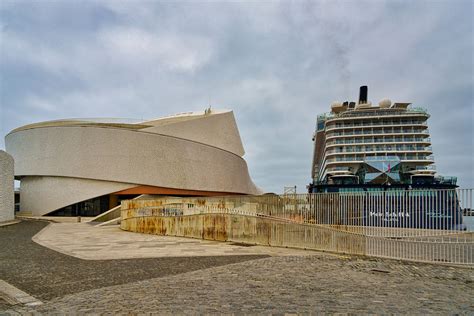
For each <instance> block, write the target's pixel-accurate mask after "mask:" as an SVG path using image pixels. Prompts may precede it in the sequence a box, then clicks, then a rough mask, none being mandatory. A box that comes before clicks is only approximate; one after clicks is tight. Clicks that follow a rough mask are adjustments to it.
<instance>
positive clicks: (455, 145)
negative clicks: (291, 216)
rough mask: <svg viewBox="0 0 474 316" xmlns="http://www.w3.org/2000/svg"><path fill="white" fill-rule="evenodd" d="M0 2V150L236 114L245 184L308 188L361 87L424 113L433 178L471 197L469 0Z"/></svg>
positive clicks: (374, 95)
mask: <svg viewBox="0 0 474 316" xmlns="http://www.w3.org/2000/svg"><path fill="white" fill-rule="evenodd" d="M411 2H412V1H385V2H383V1H367V2H362V1H293V2H292V1H281V2H247V1H242V2H237V1H234V2H198V1H182V2H174V1H173V2H171V1H170V2H158V1H141V2H140V1H126V2H120V1H110V2H108V1H75V2H73V1H66V0H64V1H34V2H33V1H30V2H25V1H14V2H9V1H7V0H2V1H0V19H1V20H0V30H1V33H0V36H1V37H0V49H1V50H0V67H1V68H0V71H1V82H0V84H1V85H0V89H1V90H0V133H1V134H2V137H1V140H0V148H4V140H3V136H5V134H7V133H8V132H9V131H10V130H12V129H13V128H16V127H18V126H21V125H24V124H27V123H32V122H37V121H45V120H53V119H61V118H71V117H127V118H156V117H161V116H165V115H170V114H174V113H178V112H184V111H194V110H204V109H205V108H206V107H207V106H208V104H209V100H210V104H211V105H212V107H214V108H224V109H232V110H234V114H235V117H236V120H237V124H238V126H239V129H240V134H241V137H242V141H243V144H244V148H245V150H246V155H245V159H246V161H247V164H248V166H249V170H250V174H251V176H252V178H253V179H254V182H255V183H256V184H257V185H258V186H260V187H261V188H263V189H264V190H265V191H267V192H268V191H273V192H282V191H283V187H284V186H289V185H297V186H298V191H299V192H303V191H305V190H306V189H305V186H306V184H308V183H309V182H310V180H311V179H310V168H311V158H312V151H313V144H312V141H311V137H312V134H313V132H314V128H315V121H316V116H317V115H318V114H320V113H323V112H327V111H329V108H330V104H331V102H332V101H335V100H339V101H344V100H356V99H357V97H358V87H359V86H360V85H364V84H367V85H368V86H369V100H371V101H372V102H373V103H377V102H378V101H379V100H380V99H382V98H385V97H388V98H390V99H391V100H392V101H399V102H412V103H413V104H414V105H415V106H420V107H424V108H426V109H427V110H428V111H429V112H430V114H431V118H430V120H429V127H430V132H431V135H432V140H433V150H434V155H435V160H436V164H437V168H438V172H439V173H440V174H442V175H453V176H457V177H458V179H459V180H458V183H459V184H460V185H461V186H462V187H471V188H472V187H474V171H473V170H474V166H473V165H474V158H473V157H474V146H473V137H474V132H473V126H472V124H473V121H474V106H473V38H474V36H473V22H472V20H473V13H474V12H473V4H472V1H469V0H468V1H461V0H454V1H414V2H413V3H411Z"/></svg>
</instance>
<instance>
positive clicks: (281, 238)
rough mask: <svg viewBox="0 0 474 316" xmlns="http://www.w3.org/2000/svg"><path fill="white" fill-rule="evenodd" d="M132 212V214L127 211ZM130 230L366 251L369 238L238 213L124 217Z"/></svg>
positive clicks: (339, 250)
mask: <svg viewBox="0 0 474 316" xmlns="http://www.w3.org/2000/svg"><path fill="white" fill-rule="evenodd" d="M128 214H129V215H131V214H130V213H128ZM120 227H121V228H122V229H123V230H127V231H131V232H140V233H147V234H157V235H165V236H180V237H192V238H199V239H206V240H216V241H231V242H239V243H249V244H258V245H265V246H277V247H293V248H302V249H314V250H323V251H331V252H338V253H349V254H359V255H363V254H365V252H366V251H365V247H366V240H365V239H366V237H365V236H362V235H358V234H354V233H350V232H342V231H338V230H335V229H332V228H328V227H320V226H316V225H305V224H299V223H294V222H289V221H284V220H278V219H273V218H265V217H259V216H248V215H238V214H223V213H222V214H219V213H215V214H195V215H183V216H142V217H140V216H137V217H133V216H132V217H123V218H122V221H121V224H120Z"/></svg>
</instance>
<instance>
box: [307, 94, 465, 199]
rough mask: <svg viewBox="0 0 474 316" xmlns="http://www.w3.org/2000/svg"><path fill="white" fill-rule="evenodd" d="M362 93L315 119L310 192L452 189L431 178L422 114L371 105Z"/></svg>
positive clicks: (447, 180)
mask: <svg viewBox="0 0 474 316" xmlns="http://www.w3.org/2000/svg"><path fill="white" fill-rule="evenodd" d="M367 92H368V88H367V86H362V87H360V94H359V101H358V102H349V101H346V102H334V103H333V104H332V105H331V112H330V113H326V114H322V115H319V116H318V118H317V124H316V131H315V133H314V136H313V141H314V155H313V162H312V170H311V172H312V179H313V181H312V183H311V184H310V185H309V186H308V188H309V192H310V193H311V192H340V191H360V190H367V189H377V190H382V189H386V188H395V187H398V188H433V189H452V188H456V178H455V177H441V176H436V167H435V162H434V157H433V151H432V147H431V139H430V133H429V129H428V124H427V120H428V118H429V117H430V116H429V114H428V113H427V111H426V110H424V109H422V108H415V107H411V103H406V102H393V103H392V102H391V101H390V100H389V99H384V100H382V101H380V102H379V103H378V104H377V105H372V103H371V102H369V101H368V100H367Z"/></svg>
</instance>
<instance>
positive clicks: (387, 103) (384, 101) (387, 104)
mask: <svg viewBox="0 0 474 316" xmlns="http://www.w3.org/2000/svg"><path fill="white" fill-rule="evenodd" d="M391 105H392V101H390V99H382V100H380V102H379V106H380V107H381V108H389V107H390V106H391Z"/></svg>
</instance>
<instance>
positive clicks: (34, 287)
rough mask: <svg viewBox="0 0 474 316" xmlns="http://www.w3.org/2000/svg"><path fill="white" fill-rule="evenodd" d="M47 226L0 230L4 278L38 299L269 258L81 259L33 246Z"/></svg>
mask: <svg viewBox="0 0 474 316" xmlns="http://www.w3.org/2000/svg"><path fill="white" fill-rule="evenodd" d="M46 225H48V223H46V222H42V221H23V222H21V223H19V224H16V225H11V226H5V227H0V249H1V252H0V279H3V280H5V281H6V282H8V283H10V284H12V285H14V286H16V287H17V288H19V289H21V290H23V291H25V292H27V293H28V294H30V295H32V296H34V297H36V298H38V299H40V300H50V299H52V298H55V297H61V296H64V295H67V294H72V293H77V292H81V291H86V290H91V289H96V288H101V287H106V286H111V285H118V284H125V283H130V282H134V281H140V280H146V279H151V278H158V277H164V276H169V275H176V274H180V273H185V272H190V271H196V270H201V269H206V268H210V267H217V266H222V265H226V264H232V263H238V262H243V261H248V260H254V259H259V258H265V257H268V256H266V255H244V256H241V255H238V256H217V257H177V258H150V259H127V260H94V261H91V260H82V259H78V258H74V257H70V256H67V255H64V254H61V253H59V252H56V251H54V250H51V249H49V248H45V247H43V246H40V245H38V244H36V243H35V242H33V241H32V240H31V238H32V237H33V236H34V235H35V234H36V233H38V232H39V231H40V230H41V229H43V228H44V227H45V226H46Z"/></svg>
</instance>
